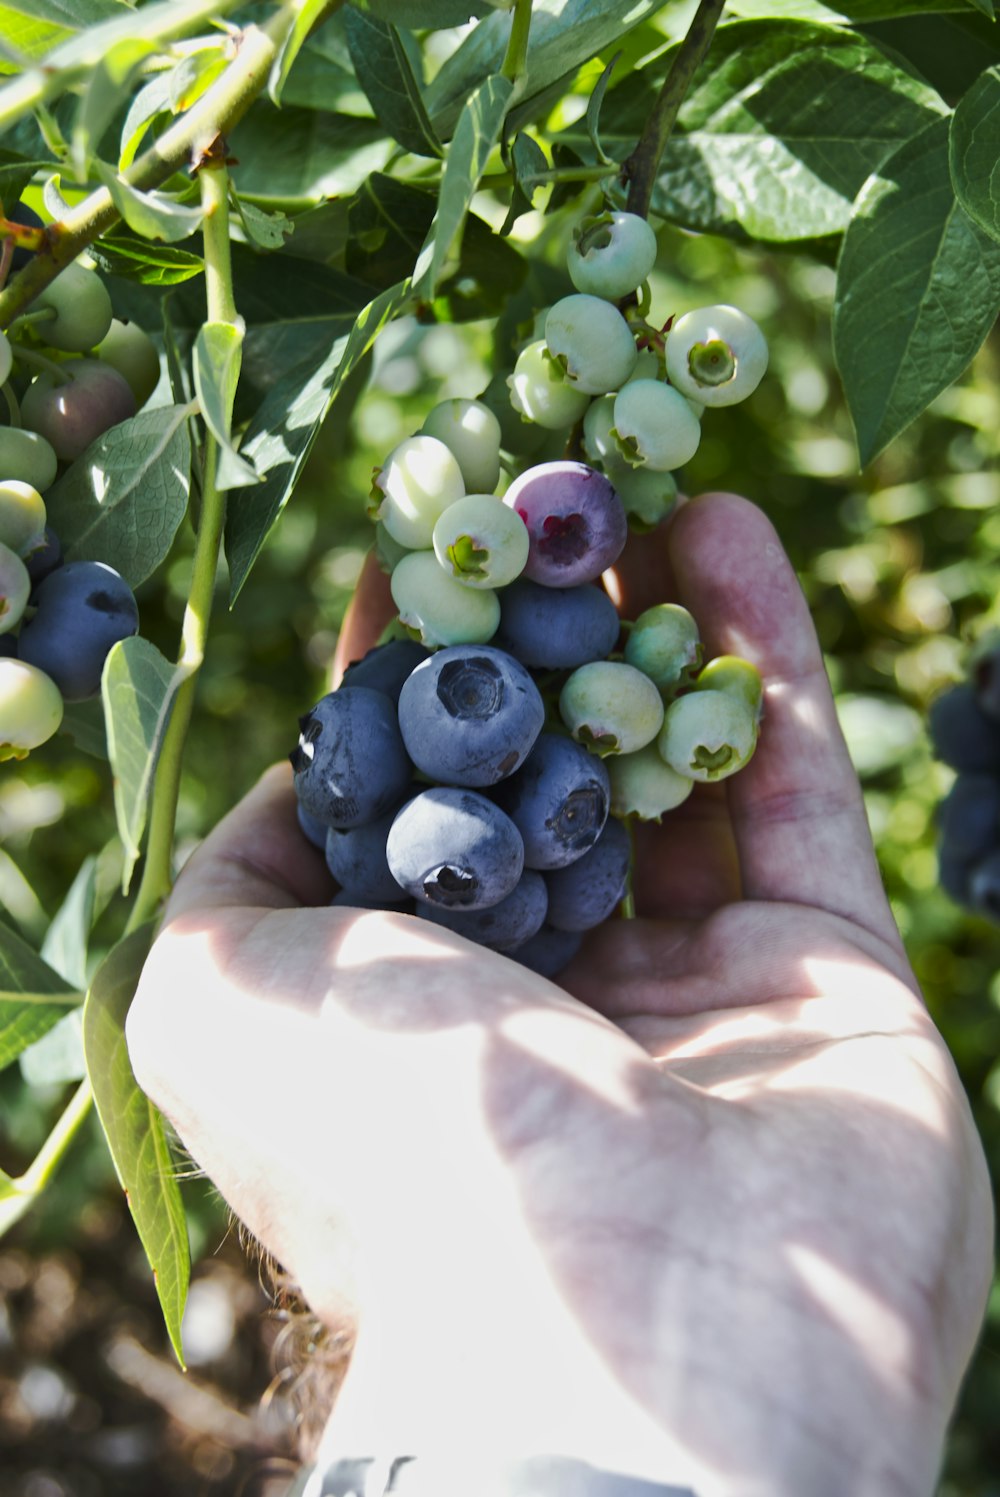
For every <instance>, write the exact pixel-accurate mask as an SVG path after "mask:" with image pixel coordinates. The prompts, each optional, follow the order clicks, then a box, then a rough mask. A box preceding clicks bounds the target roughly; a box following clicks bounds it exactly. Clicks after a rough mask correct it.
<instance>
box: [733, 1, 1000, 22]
mask: <svg viewBox="0 0 1000 1497" xmlns="http://www.w3.org/2000/svg"><path fill="white" fill-rule="evenodd" d="M970 8H971V9H974V10H982V11H983V12H984V14H986V15H992V5H991V0H979V3H977V0H830V3H829V4H823V0H729V3H728V4H727V6H726V10H727V12H728V14H730V15H734V16H747V17H750V18H757V17H760V18H762V19H768V20H782V21H832V22H834V23H837V22H854V23H855V24H864V22H866V21H899V20H902V19H903V18H904V17H906V16H920V15H928V14H930V13H932V12H933V13H934V14H936V15H940V14H942V13H944V12H945V11H951V12H957V11H968V10H969V9H970Z"/></svg>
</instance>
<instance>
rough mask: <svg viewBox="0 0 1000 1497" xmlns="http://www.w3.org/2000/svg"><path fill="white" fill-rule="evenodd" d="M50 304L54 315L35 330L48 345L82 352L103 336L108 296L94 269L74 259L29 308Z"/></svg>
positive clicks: (106, 327) (107, 325) (108, 312)
mask: <svg viewBox="0 0 1000 1497" xmlns="http://www.w3.org/2000/svg"><path fill="white" fill-rule="evenodd" d="M42 307H51V308H53V309H54V311H55V313H56V316H55V317H53V318H52V319H51V320H50V321H48V322H39V323H38V324H36V329H35V330H36V332H37V333H38V336H39V338H41V340H42V342H43V343H47V344H48V346H49V348H59V349H61V350H62V351H63V352H64V353H86V352H87V351H88V349H91V348H96V346H97V344H98V343H100V342H101V340H102V339H103V338H105V337H107V334H108V330H109V328H110V327H111V318H112V314H111V297H110V296H109V295H108V291H107V287H106V286H105V284H104V282H103V281H102V280H101V278H100V276H99V275H98V274H97V272H96V271H94V270H88V269H87V268H86V266H85V265H80V264H79V263H78V262H77V261H74V262H73V264H72V265H67V267H66V269H65V270H64V271H61V272H60V274H59V275H58V276H57V277H56V279H55V280H54V281H53V282H52V283H51V285H49V286H46V288H45V290H44V291H42V292H41V293H40V294H39V296H38V299H37V301H36V302H35V303H34V304H33V308H32V309H33V310H35V309H39V310H40V309H41V308H42Z"/></svg>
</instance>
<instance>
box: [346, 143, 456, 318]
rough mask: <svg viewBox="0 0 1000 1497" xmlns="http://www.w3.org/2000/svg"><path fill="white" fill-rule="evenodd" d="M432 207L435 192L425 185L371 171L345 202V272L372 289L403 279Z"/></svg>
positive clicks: (423, 236) (424, 235)
mask: <svg viewBox="0 0 1000 1497" xmlns="http://www.w3.org/2000/svg"><path fill="white" fill-rule="evenodd" d="M435 206H436V200H435V196H434V193H433V192H431V191H428V190H427V189H426V188H423V187H416V186H414V185H413V184H412V183H410V182H399V181H397V180H396V178H395V177H388V176H386V175H385V174H384V173H383V172H373V173H372V175H371V176H370V177H368V178H367V180H366V181H365V182H364V183H363V185H362V186H361V188H360V189H359V190H358V192H357V193H356V194H355V196H354V197H353V198H352V199H351V202H350V205H349V211H348V230H347V241H346V245H345V255H344V260H345V265H346V269H347V270H348V272H349V273H350V274H351V275H355V276H357V277H358V278H359V279H360V280H364V281H366V282H367V283H368V284H369V285H370V286H374V287H375V288H376V289H378V288H379V287H382V286H386V285H391V284H392V283H393V282H394V281H402V280H405V279H406V277H407V276H408V275H409V274H410V273H411V271H412V270H413V266H414V264H415V262H416V259H417V256H418V255H419V253H420V247H421V245H422V244H423V242H424V240H425V239H426V238H427V231H428V230H429V229H430V226H431V224H432V222H433V220H434V210H435ZM369 294H370V293H369Z"/></svg>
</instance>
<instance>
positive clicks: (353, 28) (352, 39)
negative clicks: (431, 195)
mask: <svg viewBox="0 0 1000 1497" xmlns="http://www.w3.org/2000/svg"><path fill="white" fill-rule="evenodd" d="M344 24H345V27H346V31H347V40H348V42H349V44H350V48H351V59H352V61H353V63H354V71H355V73H356V74H357V78H358V82H359V83H360V84H361V86H362V88H363V89H364V91H365V93H366V94H367V95H368V98H369V100H370V101H371V106H372V108H373V109H374V111H375V116H376V118H377V119H378V120H379V121H380V123H381V124H382V126H383V128H384V129H385V130H387V131H388V132H389V134H390V135H391V136H392V138H393V140H396V141H398V142H399V144H400V145H401V146H402V147H403V149H404V150H406V151H411V152H413V154H414V155H417V156H440V155H441V142H440V141H439V140H438V138H437V135H436V134H435V133H434V127H433V126H432V125H431V122H430V119H429V118H428V115H427V110H426V109H425V107H424V101H423V95H422V92H421V86H420V82H419V80H418V79H417V77H416V76H415V74H414V72H413V69H412V68H411V66H410V60H409V58H408V57H407V55H406V52H405V50H404V48H403V44H402V42H401V41H400V38H399V32H398V31H397V30H396V28H395V26H393V25H390V23H389V22H388V21H380V20H378V19H377V18H376V17H374V16H365V15H362V14H361V12H360V11H357V10H354V9H352V8H350V7H349V8H348V9H347V10H346V11H345V12H344Z"/></svg>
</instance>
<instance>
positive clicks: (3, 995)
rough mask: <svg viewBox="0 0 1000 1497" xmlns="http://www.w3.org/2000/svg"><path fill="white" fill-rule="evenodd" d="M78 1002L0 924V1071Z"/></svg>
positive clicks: (64, 984) (45, 964) (44, 964)
mask: <svg viewBox="0 0 1000 1497" xmlns="http://www.w3.org/2000/svg"><path fill="white" fill-rule="evenodd" d="M77 1001H78V995H77V994H76V993H75V992H74V991H73V989H72V988H71V987H70V985H69V984H68V983H67V982H66V981H65V979H64V978H62V977H60V976H59V973H58V972H55V971H53V969H52V968H51V967H50V966H49V964H48V962H46V961H44V960H43V959H42V958H41V957H40V956H39V955H38V953H37V952H36V951H34V950H32V948H31V947H30V946H29V945H28V944H27V942H26V941H23V940H22V939H21V937H20V936H19V935H16V934H15V932H14V931H12V930H11V929H10V927H9V926H8V925H4V924H3V922H2V921H0V1069H2V1068H3V1067H4V1066H9V1065H10V1063H11V1061H12V1060H16V1059H17V1057H18V1056H19V1055H20V1054H21V1052H22V1051H23V1050H26V1049H27V1048H28V1046H29V1045H33V1044H34V1043H35V1041H36V1040H40V1039H41V1037H42V1035H43V1034H47V1033H48V1031H49V1030H50V1029H52V1028H53V1027H54V1026H55V1025H56V1024H58V1022H59V1020H60V1019H61V1018H62V1017H63V1016H64V1014H65V1013H66V1007H67V1005H68V1004H73V1003H76V1002H77Z"/></svg>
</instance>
